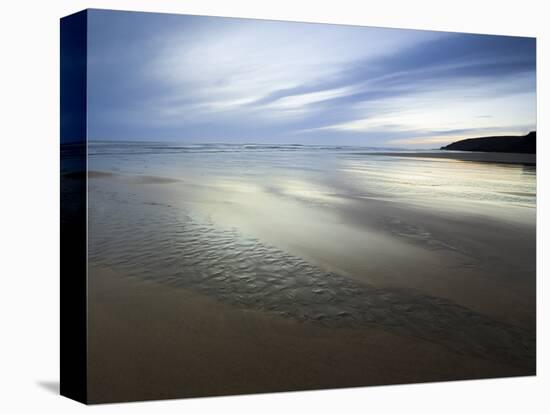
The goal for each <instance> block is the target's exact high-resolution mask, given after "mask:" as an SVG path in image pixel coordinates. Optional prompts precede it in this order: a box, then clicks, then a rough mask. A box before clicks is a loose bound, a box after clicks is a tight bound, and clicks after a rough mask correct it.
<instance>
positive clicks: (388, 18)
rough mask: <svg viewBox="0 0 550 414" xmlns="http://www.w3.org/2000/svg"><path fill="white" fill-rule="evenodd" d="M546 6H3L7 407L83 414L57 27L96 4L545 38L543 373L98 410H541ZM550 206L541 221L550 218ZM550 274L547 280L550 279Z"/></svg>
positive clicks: (2, 356)
mask: <svg viewBox="0 0 550 414" xmlns="http://www.w3.org/2000/svg"><path fill="white" fill-rule="evenodd" d="M544 4H545V2H543V1H540V0H522V1H515V2H505V1H504V0H500V1H498V0H484V1H482V0H472V1H470V0H460V1H458V0H455V1H441V0H409V1H407V0H401V1H397V0H380V1H371V2H368V1H367V0H362V1H356V2H353V1H348V0H337V1H330V2H322V1H319V0H318V1H306V0H302V1H299V0H269V1H256V2H254V1H246V0H231V1H223V0H218V1H215V0H180V1H175V0H171V1H170V0H155V1H153V0H149V1H146V0H102V1H100V0H90V1H80V0H54V1H34V2H33V1H29V0H19V1H5V2H3V3H2V5H1V6H0V7H1V13H0V19H1V20H0V23H1V24H0V31H1V33H0V102H1V106H0V130H1V132H0V140H1V141H0V143H1V144H0V184H1V187H0V249H1V250H0V412H4V413H18V412H26V413H33V412H58V413H66V412H77V411H81V410H84V409H86V408H85V407H84V406H82V405H80V404H78V403H75V402H73V401H70V400H68V399H65V398H62V397H59V396H58V395H56V393H55V392H54V391H52V388H55V387H56V383H58V381H59V371H58V364H59V357H58V352H59V351H58V347H59V340H58V337H59V324H58V316H59V315H58V312H59V307H58V302H59V294H58V288H59V285H58V283H59V282H58V280H59V279H58V271H59V260H58V254H59V253H58V243H59V231H58V225H59V221H58V211H59V201H58V191H59V185H58V165H59V155H58V128H59V122H58V115H59V112H58V98H59V92H58V89H59V81H58V77H59V50H58V39H59V22H58V19H59V18H60V17H62V16H64V15H67V14H70V13H73V12H75V11H78V10H81V9H83V8H86V7H95V8H115V9H126V10H143V11H163V12H175V13H190V14H209V15H219V16H235V17H255V18H266V19H282V20H296V21H313V22H326V23H344V24H358V25H370V26H386V27H388V26H389V27H402V28H415V29H433V30H447V31H465V32H481V33H493V34H508V35H526V36H536V37H537V38H538V98H539V104H538V114H539V119H538V130H539V140H538V141H539V142H538V145H539V166H538V179H539V186H538V203H539V204H538V213H539V221H538V224H539V232H538V236H539V252H538V256H539V266H538V278H539V290H538V294H539V318H538V319H539V344H538V349H539V359H538V362H539V364H538V367H539V368H538V372H539V375H538V376H537V377H536V378H520V379H501V380H482V381H464V382H454V383H436V384H427V385H405V386H386V387H372V388H358V389H347V390H336V391H319V392H317V391H314V392H300V393H284V394H267V395H256V396H243V397H225V398H208V399H194V400H173V401H163V402H148V403H131V404H115V405H106V406H95V407H93V408H88V409H91V410H93V411H94V412H117V413H125V412H149V411H151V410H154V411H155V412H159V413H165V412H181V411H182V410H188V411H187V412H199V411H200V412H201V413H208V412H212V413H214V412H216V413H218V412H224V413H232V412H239V413H248V412H250V413H252V412H254V413H255V412H262V413H285V412H302V413H308V412H315V413H333V412H338V411H340V412H355V411H356V412H403V411H405V412H407V413H417V412H418V413H442V412H444V413H464V412H466V413H468V412H471V413H518V412H525V413H539V412H550V411H547V410H548V409H549V407H550V401H549V400H550V399H549V398H548V397H546V394H548V393H549V392H548V390H549V389H550V381H549V366H548V365H549V364H548V361H549V358H548V353H550V349H549V348H548V329H542V328H543V324H545V323H546V324H548V308H549V306H548V303H547V302H548V301H547V300H546V301H545V300H541V298H542V297H543V296H545V298H546V299H548V293H549V292H548V288H547V287H548V283H545V282H544V280H543V279H544V277H545V276H548V269H549V265H548V263H549V261H548V258H547V259H546V260H544V258H543V257H542V256H543V250H542V246H545V245H546V242H547V241H548V222H549V220H548V218H547V217H548V216H547V215H548V214H550V210H549V209H548V194H547V191H546V190H547V188H545V187H547V186H545V185H544V184H545V183H547V181H548V166H547V165H545V162H546V161H547V159H548V155H549V146H548V145H547V143H546V142H545V139H546V136H545V135H546V131H548V130H549V128H548V121H547V118H546V119H545V115H548V114H549V107H550V103H549V91H550V87H549V83H550V81H549V80H548V75H549V65H550V63H549V61H550V50H549V42H550V40H549V39H550V34H549V27H550V25H549V24H548V15H549V14H548V12H547V11H546V10H545V7H544ZM545 210H546V212H545V213H543V212H544V211H545ZM545 273H546V274H545Z"/></svg>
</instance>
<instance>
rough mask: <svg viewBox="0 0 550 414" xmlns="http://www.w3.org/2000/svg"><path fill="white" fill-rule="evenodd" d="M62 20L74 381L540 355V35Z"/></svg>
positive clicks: (309, 374)
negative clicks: (512, 35) (537, 286)
mask: <svg viewBox="0 0 550 414" xmlns="http://www.w3.org/2000/svg"><path fill="white" fill-rule="evenodd" d="M61 27H62V31H61V37H62V38H61V46H62V47H61V50H62V53H61V60H62V62H61V63H62V94H61V110H62V125H61V129H62V131H61V150H62V168H61V183H62V185H61V190H62V191H61V193H62V194H61V196H62V230H61V231H62V275H61V277H62V336H63V335H65V336H66V337H67V338H66V340H65V341H62V380H61V388H62V393H64V394H65V395H68V396H71V397H73V398H76V399H79V400H81V401H84V402H88V403H103V402H121V401H134V400H147V399H162V398H181V397H202V396H217V395H231V394H247V393H265V392H278V391H297V390H311V389H329V388H338V387H356V386H369V385H390V384H407V383H419V382H432V381H450V380H465V379H482V378H496V377H516V376H528V375H535V373H536V348H535V343H536V341H535V339H536V331H535V321H536V301H535V296H536V295H535V293H536V85H535V82H536V41H535V39H534V38H527V37H511V36H504V35H484V34H467V33H449V32H435V31H420V30H403V29H392V28H377V27H359V26H346V25H328V24H315V23H298V22H286V21H268V20H253V19H239V18H224V17H208V16H190V15H173V14H160V13H159V14H156V13H139V12H124V11H109V10H86V11H83V12H80V13H77V14H75V15H72V16H68V17H66V18H64V19H62V21H61ZM75 292H77V293H75ZM63 318H64V319H63ZM70 341H73V342H70ZM63 347H65V348H63Z"/></svg>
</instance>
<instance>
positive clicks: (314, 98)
mask: <svg viewBox="0 0 550 414" xmlns="http://www.w3.org/2000/svg"><path fill="white" fill-rule="evenodd" d="M535 49H536V47H535V39H532V38H520V37H508V36H490V35H472V34H459V33H445V32H430V31H417V30H399V29H383V28H371V27H357V26H342V25H323V24H312V23H291V22H279V21H265V20H249V19H231V18H220V17H200V16H184V15H169V14H150V13H133V12H117V11H104V10H91V11H90V12H89V21H88V121H89V122H88V134H89V137H90V138H91V139H108V140H158V141H181V142H259V143H262V142H270V143H303V144H335V145H366V146H378V147H411V148H425V147H429V148H433V147H439V146H441V145H444V144H447V143H449V142H452V141H456V140H457V139H462V138H468V137H476V136H486V135H495V134H523V133H526V132H528V131H529V130H534V129H535V123H536V95H535V87H536V85H535V83H536V76H535V67H536V63H535V60H536V58H535V55H536V53H535Z"/></svg>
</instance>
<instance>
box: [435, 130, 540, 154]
mask: <svg viewBox="0 0 550 414" xmlns="http://www.w3.org/2000/svg"><path fill="white" fill-rule="evenodd" d="M441 149H442V150H458V151H483V152H515V153H520V154H536V152H537V132H536V131H531V132H529V133H528V134H527V135H525V136H502V137H483V138H470V139H464V140H462V141H457V142H453V143H452V144H449V145H447V146H444V147H441Z"/></svg>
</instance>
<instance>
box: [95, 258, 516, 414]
mask: <svg viewBox="0 0 550 414" xmlns="http://www.w3.org/2000/svg"><path fill="white" fill-rule="evenodd" d="M89 289H90V290H89V315H90V316H89V341H90V342H89V349H90V354H89V397H90V402H94V403H104V402H115V401H130V400H147V399H158V398H181V397H199V396H214V395H229V394H244V393H258V392H276V391H289V390H307V389H318V388H335V387H347V386H363V385H381V384H400V383H411V382H425V381H445V380H459V379H473V378H491V377H501V376H518V375H526V372H525V370H523V369H520V368H515V367H511V366H509V365H502V364H499V363H495V362H491V361H486V360H483V359H480V358H475V357H468V356H463V355H458V354H456V353H453V352H449V351H448V350H447V349H446V348H444V347H442V346H439V345H437V344H434V343H431V342H428V341H423V340H419V339H416V338H412V337H405V336H401V335H395V334H391V333H388V332H387V331H384V330H381V329H360V330H358V329H345V328H341V329H332V328H327V327H322V326H317V325H313V324H308V323H300V322H297V321H293V320H289V319H282V318H277V317H272V316H270V315H269V314H266V313H264V312H258V311H254V310H250V309H248V310H247V309H239V308H235V307H232V306H227V305H226V304H223V303H220V302H219V301H216V300H214V299H212V298H210V297H207V296H204V295H199V294H197V293H195V292H193V291H189V290H186V289H183V288H173V287H168V286H163V285H160V284H157V283H155V282H143V281H137V280H132V279H129V278H127V277H124V276H123V275H120V274H117V273H115V272H113V271H112V270H109V269H100V268H95V267H90V269H89Z"/></svg>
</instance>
